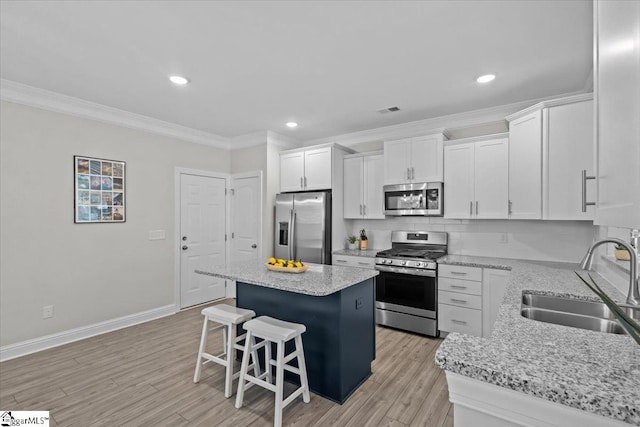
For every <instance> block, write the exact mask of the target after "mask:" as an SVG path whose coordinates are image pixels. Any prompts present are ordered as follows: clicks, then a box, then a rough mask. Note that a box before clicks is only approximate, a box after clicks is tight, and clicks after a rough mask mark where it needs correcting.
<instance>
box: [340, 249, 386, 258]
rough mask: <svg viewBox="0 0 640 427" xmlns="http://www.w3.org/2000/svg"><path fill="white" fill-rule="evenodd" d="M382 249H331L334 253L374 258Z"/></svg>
mask: <svg viewBox="0 0 640 427" xmlns="http://www.w3.org/2000/svg"><path fill="white" fill-rule="evenodd" d="M381 250H382V249H367V250H364V251H361V250H360V249H339V250H337V251H333V254H334V255H349V256H360V257H364V258H375V257H376V254H377V253H378V252H380V251H381Z"/></svg>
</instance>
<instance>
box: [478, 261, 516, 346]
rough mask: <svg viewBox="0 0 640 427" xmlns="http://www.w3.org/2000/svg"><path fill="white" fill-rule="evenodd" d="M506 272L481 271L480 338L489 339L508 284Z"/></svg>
mask: <svg viewBox="0 0 640 427" xmlns="http://www.w3.org/2000/svg"><path fill="white" fill-rule="evenodd" d="M509 274H511V273H510V272H509V271H507V270H496V269H493V268H484V269H482V285H483V291H484V292H483V294H482V336H483V337H485V338H489V337H490V336H491V331H493V324H494V323H496V318H497V317H498V310H499V309H500V305H501V304H502V298H504V293H505V291H506V290H507V283H508V282H509Z"/></svg>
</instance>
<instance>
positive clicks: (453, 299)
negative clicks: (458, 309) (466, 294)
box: [451, 298, 467, 304]
mask: <svg viewBox="0 0 640 427" xmlns="http://www.w3.org/2000/svg"><path fill="white" fill-rule="evenodd" d="M451 302H457V303H459V304H466V303H467V301H465V300H463V299H457V298H451Z"/></svg>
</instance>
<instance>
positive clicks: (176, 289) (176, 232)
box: [173, 166, 231, 312]
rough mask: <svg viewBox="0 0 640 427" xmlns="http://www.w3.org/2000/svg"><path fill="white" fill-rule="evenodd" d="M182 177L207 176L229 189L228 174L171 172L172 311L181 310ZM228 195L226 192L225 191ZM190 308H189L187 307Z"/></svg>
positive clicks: (180, 168) (227, 242)
mask: <svg viewBox="0 0 640 427" xmlns="http://www.w3.org/2000/svg"><path fill="white" fill-rule="evenodd" d="M182 175H196V176H207V177H210V178H220V179H224V182H225V185H224V188H225V189H227V190H228V189H229V174H227V173H220V172H209V171H203V170H198V169H191V168H183V167H179V166H176V167H175V168H174V172H173V194H174V201H173V203H174V204H173V209H174V211H173V236H174V250H173V298H174V309H175V311H176V312H177V311H180V310H182V307H181V305H180V246H181V243H180V242H182V240H181V237H180V200H181V186H180V177H181V176H182ZM227 193H228V191H227ZM229 197H231V196H230V195H229V194H227V197H225V205H226V206H225V208H226V211H225V215H226V219H225V222H226V224H225V233H226V234H227V236H228V235H229V215H230V209H229V205H230V204H231V203H229ZM225 252H226V253H225V260H226V259H227V257H228V256H229V239H227V241H226V244H225ZM189 308H190V307H189Z"/></svg>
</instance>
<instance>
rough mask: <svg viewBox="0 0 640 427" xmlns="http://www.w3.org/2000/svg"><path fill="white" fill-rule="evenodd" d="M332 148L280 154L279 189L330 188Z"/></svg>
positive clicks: (283, 190)
mask: <svg viewBox="0 0 640 427" xmlns="http://www.w3.org/2000/svg"><path fill="white" fill-rule="evenodd" d="M332 150H333V148H332V147H321V148H316V149H311V150H306V151H296V152H286V153H283V154H281V155H280V191H282V192H287V191H310V190H329V189H331V184H332Z"/></svg>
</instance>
